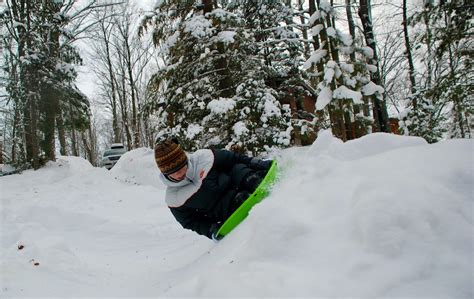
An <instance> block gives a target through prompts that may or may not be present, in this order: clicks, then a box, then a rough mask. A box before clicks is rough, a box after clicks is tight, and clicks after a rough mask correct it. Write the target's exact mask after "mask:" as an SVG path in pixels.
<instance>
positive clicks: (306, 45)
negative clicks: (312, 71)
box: [298, 0, 310, 59]
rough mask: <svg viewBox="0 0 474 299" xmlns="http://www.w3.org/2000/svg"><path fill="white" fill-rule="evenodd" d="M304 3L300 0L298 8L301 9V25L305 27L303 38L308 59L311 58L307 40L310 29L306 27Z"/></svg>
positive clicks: (305, 54)
mask: <svg viewBox="0 0 474 299" xmlns="http://www.w3.org/2000/svg"><path fill="white" fill-rule="evenodd" d="M303 3H304V1H303V0H298V10H299V11H300V22H301V25H302V27H303V29H302V34H303V39H304V40H305V42H304V57H305V59H308V58H309V55H310V53H309V51H310V49H309V45H308V43H307V40H308V29H307V27H306V23H305V18H304V14H303Z"/></svg>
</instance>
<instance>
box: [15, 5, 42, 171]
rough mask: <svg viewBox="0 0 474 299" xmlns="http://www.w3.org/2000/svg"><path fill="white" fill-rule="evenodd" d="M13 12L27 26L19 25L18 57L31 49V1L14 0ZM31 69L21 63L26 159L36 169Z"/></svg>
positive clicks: (35, 109) (34, 112) (35, 123)
mask: <svg viewBox="0 0 474 299" xmlns="http://www.w3.org/2000/svg"><path fill="white" fill-rule="evenodd" d="M11 8H12V14H13V15H14V19H15V21H17V22H18V23H21V24H25V25H26V26H18V27H17V32H18V50H17V51H18V52H17V53H18V54H17V57H18V59H19V58H20V57H24V56H25V54H26V53H27V51H28V49H31V47H32V46H31V42H32V40H31V19H30V11H31V3H30V1H27V0H12V1H11ZM31 75H32V74H31V70H30V69H29V68H28V66H27V65H26V64H25V63H22V64H21V65H20V82H22V84H23V91H24V93H23V94H22V96H21V97H22V100H23V101H24V103H23V109H22V114H23V134H24V140H25V147H26V159H27V161H28V162H30V163H31V165H32V166H33V168H34V169H38V168H39V166H40V165H39V144H38V138H37V135H36V131H37V105H36V95H35V92H36V91H35V90H33V87H32V82H31V81H32V78H31Z"/></svg>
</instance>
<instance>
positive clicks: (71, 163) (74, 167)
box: [42, 156, 93, 173]
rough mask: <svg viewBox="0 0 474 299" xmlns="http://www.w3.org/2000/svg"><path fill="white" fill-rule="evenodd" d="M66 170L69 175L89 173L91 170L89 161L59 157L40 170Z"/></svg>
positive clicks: (79, 158) (72, 157)
mask: <svg viewBox="0 0 474 299" xmlns="http://www.w3.org/2000/svg"><path fill="white" fill-rule="evenodd" d="M58 168H60V169H66V171H68V172H70V173H74V172H84V171H89V170H91V169H92V168H93V166H92V164H91V163H89V161H87V160H85V159H84V158H81V157H74V156H59V157H58V158H57V159H56V161H55V162H52V161H50V162H48V163H47V164H46V166H45V167H44V168H42V170H54V169H58Z"/></svg>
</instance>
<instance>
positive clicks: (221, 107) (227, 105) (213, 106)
mask: <svg viewBox="0 0 474 299" xmlns="http://www.w3.org/2000/svg"><path fill="white" fill-rule="evenodd" d="M235 105H236V103H235V101H234V100H233V99H228V98H219V99H218V100H215V99H214V100H212V101H210V102H209V104H207V109H209V110H210V111H211V112H212V113H214V114H224V113H227V112H228V111H230V110H232V109H234V107H235Z"/></svg>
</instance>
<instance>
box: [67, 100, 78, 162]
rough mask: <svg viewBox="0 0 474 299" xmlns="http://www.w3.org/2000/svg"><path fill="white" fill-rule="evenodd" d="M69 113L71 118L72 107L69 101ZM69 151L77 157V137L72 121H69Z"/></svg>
mask: <svg viewBox="0 0 474 299" xmlns="http://www.w3.org/2000/svg"><path fill="white" fill-rule="evenodd" d="M69 114H70V116H69V117H70V118H71V120H73V119H74V118H73V108H72V105H71V103H69ZM71 151H72V155H73V156H75V157H79V151H78V148H77V138H76V128H75V126H74V121H72V122H71Z"/></svg>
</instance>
